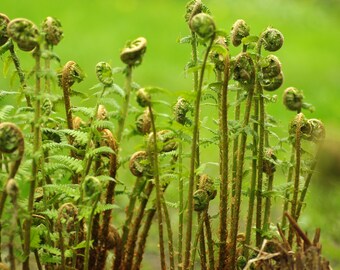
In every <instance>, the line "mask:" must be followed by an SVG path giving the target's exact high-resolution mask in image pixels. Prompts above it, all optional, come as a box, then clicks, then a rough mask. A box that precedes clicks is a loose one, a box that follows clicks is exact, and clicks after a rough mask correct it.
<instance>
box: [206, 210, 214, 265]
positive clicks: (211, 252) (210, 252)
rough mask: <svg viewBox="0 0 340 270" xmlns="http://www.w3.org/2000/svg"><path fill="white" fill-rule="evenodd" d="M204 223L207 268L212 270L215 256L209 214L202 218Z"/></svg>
mask: <svg viewBox="0 0 340 270" xmlns="http://www.w3.org/2000/svg"><path fill="white" fill-rule="evenodd" d="M204 225H205V235H206V238H207V246H208V263H209V268H208V269H209V270H213V269H214V268H215V257H214V254H215V253H214V240H213V237H212V231H211V224H210V218H209V214H207V215H206V217H205V220H204Z"/></svg>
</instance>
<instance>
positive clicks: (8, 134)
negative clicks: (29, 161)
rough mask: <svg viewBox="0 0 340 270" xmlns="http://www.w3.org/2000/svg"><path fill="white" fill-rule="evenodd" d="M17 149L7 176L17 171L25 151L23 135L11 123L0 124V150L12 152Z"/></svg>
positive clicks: (11, 175)
mask: <svg viewBox="0 0 340 270" xmlns="http://www.w3.org/2000/svg"><path fill="white" fill-rule="evenodd" d="M16 150H18V158H17V159H16V160H15V162H14V163H13V166H12V168H11V171H10V174H9V178H14V176H15V174H16V173H17V171H18V168H19V166H20V163H21V160H22V158H23V155H24V151H25V144H24V136H23V134H22V132H21V130H20V129H19V128H18V127H17V126H16V125H15V124H13V123H9V122H4V123H1V124H0V152H3V153H6V154H12V153H14V152H15V151H16Z"/></svg>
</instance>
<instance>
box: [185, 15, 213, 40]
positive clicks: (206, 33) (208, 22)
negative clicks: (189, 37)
mask: <svg viewBox="0 0 340 270" xmlns="http://www.w3.org/2000/svg"><path fill="white" fill-rule="evenodd" d="M189 26H190V28H191V30H192V31H193V32H194V33H196V34H197V35H198V36H199V37H200V38H202V39H209V38H211V37H212V36H215V30H216V26H215V22H214V20H213V18H212V17H211V16H210V15H208V14H206V13H199V14H196V15H195V16H194V17H192V18H191V20H190V23H189Z"/></svg>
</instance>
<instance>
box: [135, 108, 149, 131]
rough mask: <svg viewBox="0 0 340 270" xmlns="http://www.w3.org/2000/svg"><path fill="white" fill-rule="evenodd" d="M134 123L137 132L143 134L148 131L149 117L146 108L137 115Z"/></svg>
mask: <svg viewBox="0 0 340 270" xmlns="http://www.w3.org/2000/svg"><path fill="white" fill-rule="evenodd" d="M135 125H136V129H137V131H138V132H139V133H141V134H143V135H145V134H148V133H150V130H151V119H150V113H149V110H148V109H146V110H145V111H144V112H143V113H142V114H141V115H139V116H138V117H137V119H136V122H135Z"/></svg>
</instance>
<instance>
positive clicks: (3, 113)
mask: <svg viewBox="0 0 340 270" xmlns="http://www.w3.org/2000/svg"><path fill="white" fill-rule="evenodd" d="M13 109H14V107H13V106H11V105H5V106H4V107H2V108H1V110H0V121H1V122H3V121H5V120H7V119H8V116H9V114H10V113H11V112H12V110H13Z"/></svg>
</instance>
